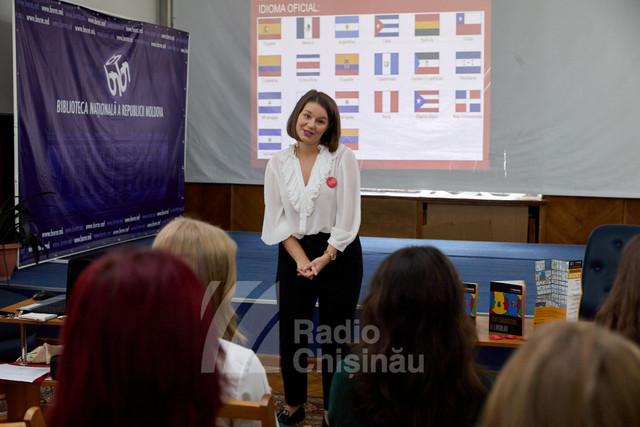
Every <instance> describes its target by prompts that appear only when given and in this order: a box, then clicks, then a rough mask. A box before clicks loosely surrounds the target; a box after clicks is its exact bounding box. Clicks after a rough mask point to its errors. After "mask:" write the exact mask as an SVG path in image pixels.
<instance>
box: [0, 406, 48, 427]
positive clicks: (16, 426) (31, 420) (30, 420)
mask: <svg viewBox="0 0 640 427" xmlns="http://www.w3.org/2000/svg"><path fill="white" fill-rule="evenodd" d="M3 426H6V427H46V426H47V424H46V423H45V421H44V415H42V411H41V410H40V407H39V406H32V407H31V408H29V409H27V412H25V414H24V421H17V422H13V423H5V424H3Z"/></svg>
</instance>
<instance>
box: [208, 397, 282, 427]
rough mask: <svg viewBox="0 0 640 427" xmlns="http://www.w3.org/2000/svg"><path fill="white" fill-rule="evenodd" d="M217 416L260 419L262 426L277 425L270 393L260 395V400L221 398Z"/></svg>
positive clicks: (272, 426)
mask: <svg viewBox="0 0 640 427" xmlns="http://www.w3.org/2000/svg"><path fill="white" fill-rule="evenodd" d="M218 418H229V419H239V420H255V421H260V422H261V423H262V426H263V427H278V425H277V424H276V408H275V404H274V400H273V396H272V395H271V394H265V395H264V396H262V399H261V400H260V402H250V401H244V400H223V401H222V408H221V409H220V411H219V412H218Z"/></svg>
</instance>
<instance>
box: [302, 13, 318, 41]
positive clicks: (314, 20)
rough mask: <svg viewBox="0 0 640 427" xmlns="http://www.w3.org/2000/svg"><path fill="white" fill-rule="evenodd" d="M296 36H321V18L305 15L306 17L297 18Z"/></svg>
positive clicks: (308, 37)
mask: <svg viewBox="0 0 640 427" xmlns="http://www.w3.org/2000/svg"><path fill="white" fill-rule="evenodd" d="M296 38H297V39H317V38H320V18H319V17H317V16H305V17H304V18H297V27H296Z"/></svg>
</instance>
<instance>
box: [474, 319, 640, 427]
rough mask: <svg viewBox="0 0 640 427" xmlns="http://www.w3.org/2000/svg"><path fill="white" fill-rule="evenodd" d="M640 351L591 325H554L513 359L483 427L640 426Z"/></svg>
mask: <svg viewBox="0 0 640 427" xmlns="http://www.w3.org/2000/svg"><path fill="white" fill-rule="evenodd" d="M638 402H640V349H638V347H637V346H636V345H635V344H634V343H632V342H631V341H629V340H627V339H626V338H624V337H622V336H620V335H619V334H617V333H615V332H612V331H610V330H608V329H606V328H604V327H602V326H600V325H597V324H595V323H586V322H564V321H556V322H552V323H550V324H548V325H545V326H542V327H541V328H538V329H536V331H535V333H534V334H533V336H532V338H531V339H530V340H529V341H527V342H526V343H524V344H523V345H522V346H521V347H520V348H518V350H516V352H515V353H514V354H513V356H511V358H510V359H509V361H508V362H507V364H506V365H505V367H504V369H503V370H502V372H501V373H500V375H499V376H498V381H497V382H496V384H495V386H494V387H493V389H492V390H491V395H490V396H489V399H488V401H487V407H486V414H485V417H484V421H483V424H482V425H483V426H486V427H510V426H514V425H518V426H522V427H536V426H547V427H555V426H558V427H560V426H567V425H575V426H585V427H596V426H625V425H629V426H634V425H639V424H640V405H638Z"/></svg>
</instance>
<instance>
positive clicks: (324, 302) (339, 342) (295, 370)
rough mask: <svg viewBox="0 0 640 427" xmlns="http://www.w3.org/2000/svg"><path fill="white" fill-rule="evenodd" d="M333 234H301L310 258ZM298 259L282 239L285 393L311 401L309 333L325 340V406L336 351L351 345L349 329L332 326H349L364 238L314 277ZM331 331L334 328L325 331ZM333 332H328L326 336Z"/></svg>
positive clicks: (292, 399) (280, 316)
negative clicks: (314, 328) (313, 328)
mask: <svg viewBox="0 0 640 427" xmlns="http://www.w3.org/2000/svg"><path fill="white" fill-rule="evenodd" d="M328 239H329V234H325V233H320V234H315V235H312V236H305V237H303V238H302V239H300V240H299V241H300V245H301V246H302V248H303V249H304V251H305V253H306V254H307V257H308V258H309V259H310V260H313V259H315V258H316V257H318V256H320V255H322V253H323V252H324V251H325V250H326V249H327V240H328ZM296 267H297V266H296V263H295V261H294V260H293V258H291V256H290V255H289V253H288V252H287V250H286V249H285V248H284V246H283V245H282V243H281V244H280V246H279V248H278V270H277V277H276V283H277V285H278V309H279V312H278V321H279V322H278V324H279V331H280V368H281V370H282V380H283V382H284V392H285V399H286V401H287V403H288V404H289V405H291V406H296V405H299V404H302V403H304V402H306V401H307V366H308V365H307V356H308V355H309V352H310V350H308V345H309V341H308V338H309V336H310V335H311V338H312V339H313V340H314V341H313V342H316V343H320V344H321V350H322V389H323V397H324V409H328V404H329V392H330V390H331V380H332V378H333V370H334V369H335V366H336V365H337V363H338V357H344V355H346V354H347V351H348V349H347V348H346V345H345V343H344V338H345V334H344V333H342V334H340V337H339V338H338V339H334V338H335V334H334V333H333V331H334V330H335V328H336V327H338V326H341V325H342V327H341V328H340V329H339V332H344V330H345V329H344V328H345V327H346V328H347V330H349V331H351V326H352V320H353V317H354V315H355V309H356V305H357V304H358V297H359V295H360V287H361V285H362V247H361V246H360V239H359V237H357V236H356V238H355V240H354V241H353V242H352V243H351V244H350V245H349V246H347V248H346V249H345V250H344V251H343V252H338V256H337V258H336V260H335V261H331V262H330V263H329V264H327V266H326V267H325V268H323V269H322V271H320V273H319V274H318V275H317V276H316V277H315V278H314V279H313V280H309V279H307V278H304V277H301V276H298V272H297V270H296ZM316 301H317V302H318V314H319V322H318V332H322V334H314V333H311V332H309V329H310V328H309V325H311V322H312V319H313V314H314V309H315V305H316ZM321 328H322V329H321ZM327 331H331V332H330V333H326V332H327ZM328 336H330V338H327V337H328Z"/></svg>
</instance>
